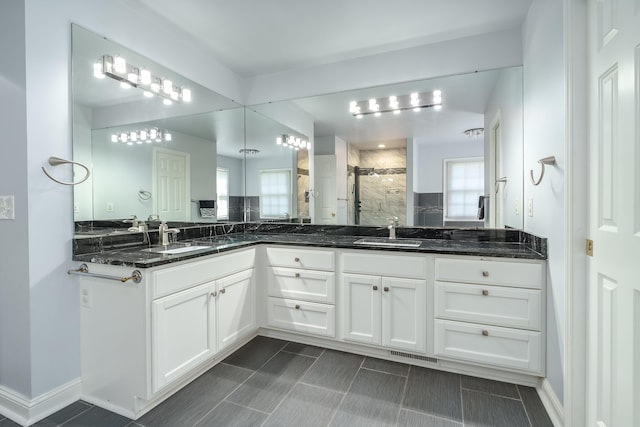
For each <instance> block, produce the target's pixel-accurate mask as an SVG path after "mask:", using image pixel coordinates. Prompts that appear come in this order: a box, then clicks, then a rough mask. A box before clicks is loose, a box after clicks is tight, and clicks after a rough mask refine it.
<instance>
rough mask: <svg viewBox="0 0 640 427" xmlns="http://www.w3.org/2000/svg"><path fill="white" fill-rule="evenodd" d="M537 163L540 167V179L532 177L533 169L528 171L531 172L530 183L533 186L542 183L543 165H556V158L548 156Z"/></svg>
mask: <svg viewBox="0 0 640 427" xmlns="http://www.w3.org/2000/svg"><path fill="white" fill-rule="evenodd" d="M538 163H540V165H541V166H542V169H541V170H540V178H538V179H537V180H536V179H535V178H534V177H533V169H531V170H530V172H531V183H532V184H533V185H538V184H540V182H542V178H543V177H544V165H551V166H553V165H555V164H556V157H555V156H549V157H545V158H544V159H540V160H538Z"/></svg>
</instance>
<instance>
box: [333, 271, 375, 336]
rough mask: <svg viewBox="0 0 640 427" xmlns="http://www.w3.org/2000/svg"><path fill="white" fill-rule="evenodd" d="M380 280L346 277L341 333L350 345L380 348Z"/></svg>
mask: <svg viewBox="0 0 640 427" xmlns="http://www.w3.org/2000/svg"><path fill="white" fill-rule="evenodd" d="M380 282H381V280H380V277H378V276H365V275H357V274H345V275H344V276H343V281H342V285H343V288H342V302H343V310H342V313H343V315H342V328H343V330H342V333H343V338H344V339H345V340H349V341H358V342H364V343H369V344H380V292H381V289H380Z"/></svg>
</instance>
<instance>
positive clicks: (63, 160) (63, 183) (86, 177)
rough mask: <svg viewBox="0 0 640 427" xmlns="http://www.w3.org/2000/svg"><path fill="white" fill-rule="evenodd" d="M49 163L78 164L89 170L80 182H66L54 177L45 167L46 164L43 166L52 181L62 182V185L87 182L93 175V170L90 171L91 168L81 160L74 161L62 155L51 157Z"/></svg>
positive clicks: (57, 164) (53, 164) (43, 170)
mask: <svg viewBox="0 0 640 427" xmlns="http://www.w3.org/2000/svg"><path fill="white" fill-rule="evenodd" d="M49 164H50V165H51V166H59V165H64V164H72V165H78V166H80V167H82V168H84V170H85V171H86V172H87V174H86V175H85V177H84V178H82V179H81V180H80V181H78V182H64V181H60V180H58V179H56V178H54V177H52V176H51V175H50V174H49V172H48V171H47V170H46V169H45V168H44V166H42V172H44V174H45V175H47V176H48V177H49V178H50V179H51V180H52V181H55V182H57V183H58V184H62V185H78V184H81V183H83V182H85V181H86V180H87V179H89V176H90V175H91V172H90V171H89V168H88V167H87V166H85V165H83V164H82V163H80V162H73V161H71V160H65V159H61V158H60V157H49Z"/></svg>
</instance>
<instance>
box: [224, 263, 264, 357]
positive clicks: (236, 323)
mask: <svg viewBox="0 0 640 427" xmlns="http://www.w3.org/2000/svg"><path fill="white" fill-rule="evenodd" d="M216 317H217V326H218V333H217V337H218V351H221V350H223V349H224V348H226V347H228V346H229V345H231V344H233V343H234V342H236V341H237V340H239V339H240V338H242V337H243V336H245V335H247V334H249V333H251V332H252V331H253V330H254V329H255V328H256V303H255V291H254V286H253V269H250V270H247V271H243V272H242V273H236V274H232V275H231V276H228V277H225V278H223V279H219V280H217V281H216Z"/></svg>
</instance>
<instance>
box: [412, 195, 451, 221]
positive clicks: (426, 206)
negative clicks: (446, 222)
mask: <svg viewBox="0 0 640 427" xmlns="http://www.w3.org/2000/svg"><path fill="white" fill-rule="evenodd" d="M442 200H443V199H442V193H413V223H414V225H418V226H428V227H442V225H443V223H442V221H443V216H444V211H443V203H442Z"/></svg>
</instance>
